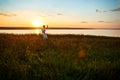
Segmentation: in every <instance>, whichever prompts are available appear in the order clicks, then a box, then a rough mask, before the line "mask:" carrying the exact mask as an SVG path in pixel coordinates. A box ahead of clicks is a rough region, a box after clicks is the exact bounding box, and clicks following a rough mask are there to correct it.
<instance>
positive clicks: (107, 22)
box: [98, 21, 112, 23]
mask: <svg viewBox="0 0 120 80" xmlns="http://www.w3.org/2000/svg"><path fill="white" fill-rule="evenodd" d="M98 22H99V23H112V21H98Z"/></svg>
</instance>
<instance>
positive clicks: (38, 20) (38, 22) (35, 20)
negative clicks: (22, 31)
mask: <svg viewBox="0 0 120 80" xmlns="http://www.w3.org/2000/svg"><path fill="white" fill-rule="evenodd" d="M33 25H34V27H41V26H42V20H41V19H39V18H36V19H34V22H33Z"/></svg>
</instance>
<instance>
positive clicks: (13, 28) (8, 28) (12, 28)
mask: <svg viewBox="0 0 120 80" xmlns="http://www.w3.org/2000/svg"><path fill="white" fill-rule="evenodd" d="M41 28H42V27H0V30H29V29H41ZM47 29H107V30H120V28H78V27H75V28H72V27H48V28H47Z"/></svg>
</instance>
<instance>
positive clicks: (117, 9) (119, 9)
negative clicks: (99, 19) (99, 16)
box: [111, 7, 120, 12]
mask: <svg viewBox="0 0 120 80" xmlns="http://www.w3.org/2000/svg"><path fill="white" fill-rule="evenodd" d="M111 11H113V12H115V11H120V7H119V8H116V9H113V10H111Z"/></svg>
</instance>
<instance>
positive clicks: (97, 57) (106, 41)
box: [0, 34, 120, 80]
mask: <svg viewBox="0 0 120 80" xmlns="http://www.w3.org/2000/svg"><path fill="white" fill-rule="evenodd" d="M48 37H49V38H48V39H47V40H44V39H42V35H35V34H28V35H13V34H0V79H2V80H120V37H118V38H117V37H116V38H115V37H102V36H101V37H100V36H85V35H48Z"/></svg>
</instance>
